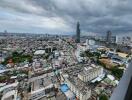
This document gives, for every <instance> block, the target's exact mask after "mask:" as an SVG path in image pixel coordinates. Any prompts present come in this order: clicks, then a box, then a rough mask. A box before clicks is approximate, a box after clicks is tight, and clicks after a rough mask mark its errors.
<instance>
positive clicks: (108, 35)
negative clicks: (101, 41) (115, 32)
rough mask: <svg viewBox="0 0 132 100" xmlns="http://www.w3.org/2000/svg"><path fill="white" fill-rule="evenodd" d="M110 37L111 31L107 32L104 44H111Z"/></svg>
mask: <svg viewBox="0 0 132 100" xmlns="http://www.w3.org/2000/svg"><path fill="white" fill-rule="evenodd" d="M111 36H112V33H111V31H108V32H107V36H106V42H107V43H111Z"/></svg>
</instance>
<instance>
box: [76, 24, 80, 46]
mask: <svg viewBox="0 0 132 100" xmlns="http://www.w3.org/2000/svg"><path fill="white" fill-rule="evenodd" d="M76 43H80V24H79V22H77V29H76Z"/></svg>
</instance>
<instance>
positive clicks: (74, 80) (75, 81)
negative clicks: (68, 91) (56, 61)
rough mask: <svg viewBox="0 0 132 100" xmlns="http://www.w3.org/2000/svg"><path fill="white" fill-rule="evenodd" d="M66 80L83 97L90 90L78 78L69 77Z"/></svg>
mask: <svg viewBox="0 0 132 100" xmlns="http://www.w3.org/2000/svg"><path fill="white" fill-rule="evenodd" d="M68 80H69V81H70V82H71V83H72V84H73V85H74V86H75V87H76V88H77V89H78V90H79V91H80V92H81V93H82V94H84V95H85V94H86V93H87V92H88V91H89V90H90V87H89V86H88V85H87V84H86V83H84V82H83V81H81V80H80V79H79V78H78V77H69V78H68Z"/></svg>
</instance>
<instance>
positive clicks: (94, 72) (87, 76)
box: [78, 66, 103, 82]
mask: <svg viewBox="0 0 132 100" xmlns="http://www.w3.org/2000/svg"><path fill="white" fill-rule="evenodd" d="M101 74H103V68H102V67H99V66H97V67H92V66H89V67H84V69H83V71H82V72H80V73H79V74H78V77H79V79H81V80H82V81H83V82H88V81H91V80H92V79H95V78H97V77H98V76H99V75H101Z"/></svg>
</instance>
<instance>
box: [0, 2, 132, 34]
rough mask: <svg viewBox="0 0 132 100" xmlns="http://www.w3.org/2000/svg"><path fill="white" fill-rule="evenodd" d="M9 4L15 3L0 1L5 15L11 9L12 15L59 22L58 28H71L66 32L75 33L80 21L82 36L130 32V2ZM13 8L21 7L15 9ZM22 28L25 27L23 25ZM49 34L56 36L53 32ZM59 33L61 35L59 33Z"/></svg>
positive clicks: (131, 28)
mask: <svg viewBox="0 0 132 100" xmlns="http://www.w3.org/2000/svg"><path fill="white" fill-rule="evenodd" d="M11 1H12V2H11ZM13 1H15V0H2V2H1V3H0V8H4V7H6V10H5V11H8V10H10V9H12V10H13V11H14V12H15V13H24V14H26V15H27V16H29V15H32V17H33V18H35V16H40V17H41V18H42V19H43V17H44V18H45V17H48V18H51V19H52V18H59V19H62V20H63V21H62V24H65V26H66V27H71V28H70V29H69V32H75V29H74V28H75V27H76V22H77V21H80V23H81V29H82V30H83V31H85V32H97V33H100V34H101V33H102V34H103V33H105V32H106V31H107V30H112V32H113V33H115V34H120V33H122V32H126V33H127V32H132V21H131V17H132V6H131V4H132V1H131V0H109V1H108V0H20V1H17V2H13ZM17 4H21V5H20V6H19V5H17ZM24 4H27V5H24ZM27 6H29V7H27ZM23 17H26V16H23ZM34 20H35V19H34ZM38 21H41V20H38ZM56 23H59V21H56ZM60 23H61V22H60ZM42 25H43V24H42ZM56 25H57V24H56ZM25 27H27V26H26V25H25ZM28 27H30V26H28ZM34 27H35V26H34ZM36 28H37V27H36ZM64 28H65V27H64ZM29 29H31V27H30V28H29ZM40 30H42V29H40ZM47 30H50V29H47ZM64 30H65V29H64ZM42 31H43V30H42ZM52 31H55V32H56V30H55V29H54V30H52ZM61 32H63V29H62V30H61ZM64 32H65V31H64ZM67 32H68V31H67Z"/></svg>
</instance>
